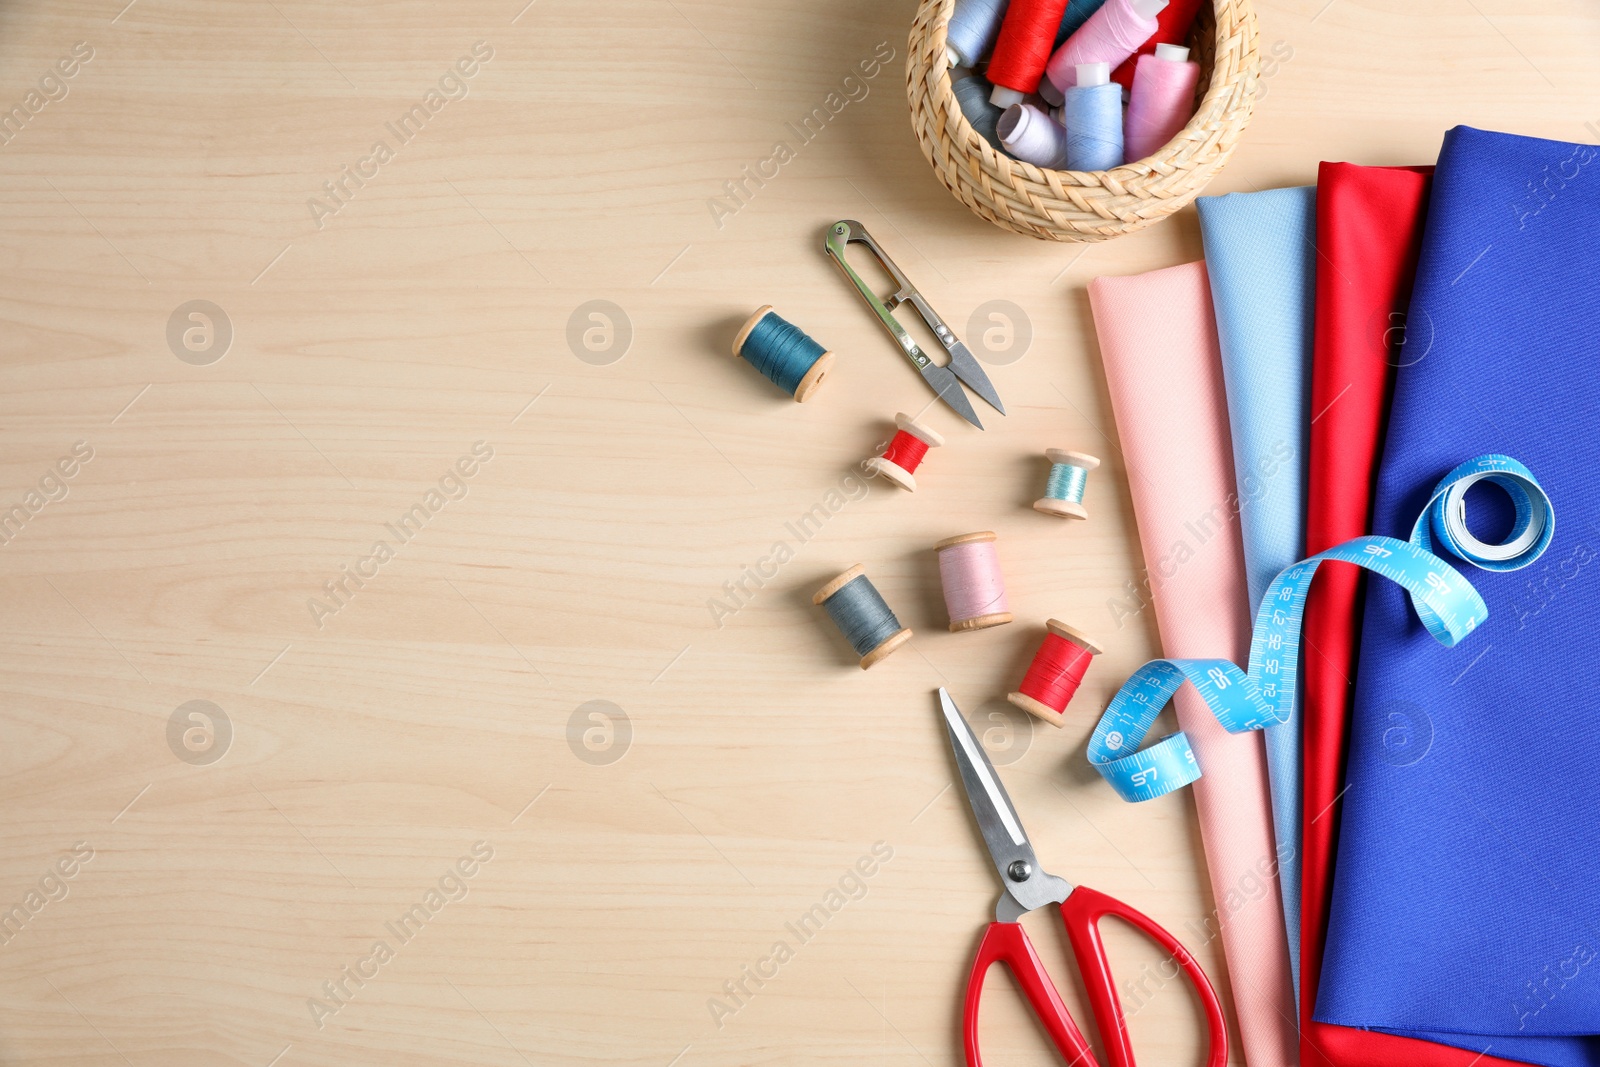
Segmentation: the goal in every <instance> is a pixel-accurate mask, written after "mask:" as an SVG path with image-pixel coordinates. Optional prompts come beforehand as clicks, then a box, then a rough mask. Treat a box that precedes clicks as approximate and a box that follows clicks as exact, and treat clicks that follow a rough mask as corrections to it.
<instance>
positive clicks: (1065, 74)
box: [1039, 0, 1167, 107]
mask: <svg viewBox="0 0 1600 1067" xmlns="http://www.w3.org/2000/svg"><path fill="white" fill-rule="evenodd" d="M1166 6H1167V0H1106V5H1105V6H1104V7H1102V8H1101V9H1100V10H1099V11H1096V12H1095V13H1094V14H1092V15H1090V16H1089V21H1088V22H1085V23H1084V24H1083V25H1082V26H1080V27H1079V28H1078V32H1077V33H1075V34H1073V35H1072V36H1071V37H1068V38H1067V43H1066V44H1064V45H1062V46H1061V47H1060V48H1058V49H1056V54H1055V55H1053V56H1051V57H1050V63H1049V65H1047V66H1046V67H1045V69H1044V77H1043V78H1042V79H1041V80H1040V81H1039V95H1040V96H1042V97H1044V98H1045V100H1047V101H1048V102H1049V103H1051V104H1054V105H1056V106H1058V107H1059V106H1060V104H1061V102H1062V101H1063V100H1065V99H1066V94H1067V90H1068V89H1071V88H1072V87H1073V86H1075V85H1077V84H1078V69H1077V68H1078V64H1080V63H1108V64H1110V65H1111V67H1112V68H1113V69H1115V68H1116V67H1117V66H1118V65H1119V64H1121V63H1122V61H1123V60H1125V59H1127V58H1128V57H1129V56H1131V55H1133V54H1134V53H1135V52H1137V51H1138V50H1139V46H1140V45H1142V44H1144V43H1145V42H1146V41H1148V40H1149V39H1150V38H1151V37H1153V36H1155V32H1156V30H1157V29H1158V28H1159V26H1160V24H1159V23H1157V22H1156V15H1158V14H1160V12H1161V10H1162V9H1163V8H1165V7H1166Z"/></svg>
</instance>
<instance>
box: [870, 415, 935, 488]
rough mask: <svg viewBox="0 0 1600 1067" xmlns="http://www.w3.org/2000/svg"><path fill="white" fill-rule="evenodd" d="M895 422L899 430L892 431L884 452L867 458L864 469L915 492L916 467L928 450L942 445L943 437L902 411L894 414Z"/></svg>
mask: <svg viewBox="0 0 1600 1067" xmlns="http://www.w3.org/2000/svg"><path fill="white" fill-rule="evenodd" d="M894 421H895V425H896V426H898V427H899V429H898V430H896V431H895V435H894V437H893V439H892V440H890V442H889V447H888V448H887V449H886V450H885V451H884V453H883V455H881V456H873V457H872V458H871V459H869V460H867V462H866V468H867V470H869V471H871V472H872V473H873V474H881V475H883V476H884V477H885V478H887V479H889V480H890V481H891V482H893V483H894V484H895V485H898V486H899V487H900V488H902V489H904V490H906V491H907V492H908V493H915V492H916V491H917V479H916V477H915V476H916V472H917V468H918V467H920V466H922V460H923V457H924V456H926V455H927V454H928V449H930V448H938V447H939V446H940V445H942V444H944V438H943V437H941V436H939V434H938V433H937V432H935V431H933V430H930V429H929V428H928V427H926V426H924V425H922V424H921V423H920V422H918V421H917V420H916V419H913V418H912V417H911V416H910V415H907V414H905V413H904V412H900V413H898V414H896V415H895V417H894Z"/></svg>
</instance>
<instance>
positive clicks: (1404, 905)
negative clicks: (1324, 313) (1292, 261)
mask: <svg viewBox="0 0 1600 1067" xmlns="http://www.w3.org/2000/svg"><path fill="white" fill-rule="evenodd" d="M1597 279H1600V148H1595V147H1592V146H1587V145H1577V144H1568V143H1565V142H1560V141H1545V140H1537V139H1534V138H1529V137H1514V136H1511V135H1508V134H1499V133H1485V132H1483V131H1481V130H1474V129H1470V128H1467V127H1457V128H1456V129H1454V130H1451V131H1450V132H1449V133H1448V134H1447V135H1446V137H1445V141H1444V149H1443V152H1442V154H1441V155H1440V158H1439V166H1438V170H1437V171H1436V173H1435V178H1434V186H1433V197H1432V201H1431V204H1430V207H1429V215H1428V223H1427V230H1426V232H1425V235H1424V237H1423V244H1422V253H1421V260H1420V262H1419V265H1418V271H1417V284H1416V289H1415V292H1414V294H1413V297H1412V303H1411V308H1410V311H1409V313H1408V316H1407V321H1406V326H1405V330H1406V336H1405V345H1404V347H1403V349H1402V350H1401V354H1400V358H1399V363H1400V366H1399V368H1398V370H1397V372H1396V381H1395V393H1394V403H1393V407H1392V409H1391V412H1390V416H1389V418H1390V422H1389V431H1388V437H1387V440H1386V442H1385V446H1384V455H1383V460H1382V463H1381V465H1380V468H1379V477H1378V489H1377V498H1376V510H1375V513H1374V524H1375V529H1374V532H1376V533H1380V534H1398V535H1400V536H1404V532H1405V531H1407V530H1409V529H1410V527H1411V523H1412V522H1413V521H1414V520H1415V519H1416V516H1417V514H1418V512H1419V510H1420V509H1421V507H1422V506H1423V504H1424V502H1425V499H1426V497H1427V494H1428V492H1429V490H1430V489H1431V488H1432V487H1433V485H1434V483H1435V482H1436V481H1437V480H1438V478H1439V477H1440V476H1441V475H1442V474H1443V473H1444V472H1446V471H1448V470H1449V469H1450V468H1451V467H1452V466H1453V465H1454V464H1456V463H1458V462H1460V461H1461V460H1463V459H1465V458H1468V457H1471V456H1475V455H1478V454H1481V453H1485V452H1500V453H1505V454H1507V455H1511V456H1515V457H1516V458H1517V459H1519V460H1521V461H1522V462H1523V463H1525V464H1526V465H1527V466H1528V467H1529V468H1530V469H1531V470H1532V471H1533V473H1534V475H1535V476H1536V477H1537V478H1538V479H1539V481H1540V482H1541V483H1542V484H1543V486H1544V488H1545V490H1546V491H1547V492H1548V493H1549V495H1550V498H1551V500H1552V502H1553V504H1554V507H1555V512H1556V516H1557V519H1556V528H1555V540H1554V541H1553V543H1552V544H1551V546H1550V548H1549V550H1548V551H1547V552H1546V553H1545V555H1544V557H1543V558H1542V559H1541V560H1540V561H1539V562H1537V563H1535V564H1533V566H1531V567H1530V568H1528V569H1526V570H1522V571H1516V572H1507V573H1489V572H1484V571H1477V570H1472V571H1470V572H1469V574H1468V577H1469V580H1470V581H1471V582H1472V584H1473V585H1474V586H1475V587H1476V588H1477V589H1478V591H1479V592H1480V593H1481V594H1482V595H1483V598H1484V600H1485V601H1486V602H1487V604H1488V606H1489V619H1488V621H1487V622H1486V623H1484V624H1483V625H1482V626H1481V627H1480V628H1479V629H1478V631H1477V632H1476V633H1474V634H1472V635H1471V636H1470V637H1469V638H1467V640H1465V641H1463V642H1462V645H1461V647H1460V648H1459V649H1456V650H1455V651H1453V652H1450V653H1445V654H1441V652H1440V650H1439V649H1438V648H1437V647H1436V646H1435V645H1434V642H1433V641H1432V639H1430V638H1429V637H1428V636H1427V634H1426V632H1425V631H1424V629H1423V627H1422V625H1421V624H1420V623H1419V622H1418V620H1417V618H1416V617H1415V615H1414V614H1413V613H1412V611H1411V609H1410V606H1409V604H1407V603H1406V600H1405V597H1404V595H1403V594H1399V593H1397V590H1396V588H1395V587H1394V586H1391V585H1390V584H1389V583H1386V582H1375V583H1372V584H1370V585H1369V586H1368V591H1367V608H1366V612H1365V619H1364V622H1363V626H1362V631H1361V634H1362V636H1361V656H1360V663H1359V667H1358V673H1357V676H1356V679H1355V684H1356V699H1355V711H1354V717H1353V719H1352V723H1351V732H1350V752H1349V761H1348V766H1347V781H1346V792H1345V794H1344V801H1343V822H1342V825H1341V829H1340V836H1339V850H1338V863H1337V865H1336V867H1335V870H1334V886H1333V900H1332V911H1331V914H1330V919H1329V928H1328V940H1327V949H1326V957H1325V962H1324V965H1323V970H1322V975H1321V988H1320V991H1319V994H1318V1002H1317V1011H1316V1018H1317V1019H1318V1020H1319V1021H1321V1022H1327V1023H1335V1024H1339V1025H1342V1026H1355V1027H1365V1028H1368V1029H1375V1030H1382V1031H1385V1032H1388V1033H1394V1034H1401V1035H1404V1036H1408V1037H1419V1038H1425V1039H1427V1040H1431V1041H1436V1042H1441V1043H1443V1044H1448V1045H1455V1046H1458V1047H1460V1048H1466V1049H1472V1050H1476V1051H1480V1052H1482V1051H1487V1052H1488V1053H1489V1054H1491V1055H1493V1056H1497V1057H1503V1058H1506V1059H1512V1060H1522V1061H1524V1062H1529V1063H1537V1064H1546V1065H1548V1067H1594V1065H1596V1064H1600V804H1597V800H1596V790H1595V786H1594V777H1595V769H1596V768H1597V767H1600V673H1597V671H1596V666H1597V664H1600V626H1597V625H1596V622H1597V604H1600V560H1597V558H1596V557H1597V555H1600V432H1597V430H1600V284H1597ZM1497 492H1498V491H1497V490H1492V489H1491V490H1489V491H1487V492H1486V493H1485V494H1484V499H1482V500H1480V499H1479V498H1478V497H1476V496H1469V498H1468V500H1469V504H1470V508H1471V510H1470V511H1469V513H1468V514H1469V522H1470V523H1471V525H1472V527H1473V528H1474V530H1475V531H1476V532H1477V535H1478V536H1479V537H1481V538H1484V539H1486V540H1491V541H1493V540H1498V539H1499V535H1501V534H1503V531H1504V524H1505V523H1507V521H1508V515H1507V513H1508V511H1509V507H1508V505H1507V502H1506V501H1505V500H1504V499H1496V498H1495V494H1496V493H1497ZM1480 516H1481V518H1480ZM1497 522H1498V523H1500V524H1501V526H1502V528H1501V530H1495V529H1493V528H1492V527H1493V526H1494V525H1495V524H1496V523H1497Z"/></svg>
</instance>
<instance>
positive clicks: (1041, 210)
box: [906, 0, 1258, 241]
mask: <svg viewBox="0 0 1600 1067" xmlns="http://www.w3.org/2000/svg"><path fill="white" fill-rule="evenodd" d="M1213 2H1214V5H1215V7H1214V10H1212V11H1206V10H1202V11H1201V14H1200V18H1199V19H1197V20H1196V23H1195V27H1194V33H1193V35H1192V39H1191V42H1190V44H1191V46H1192V47H1193V49H1194V52H1193V54H1194V58H1195V60H1196V61H1197V62H1198V63H1199V64H1200V72H1201V83H1202V84H1203V85H1206V86H1207V88H1206V92H1205V96H1204V97H1203V98H1202V99H1201V101H1200V106H1199V108H1198V110H1197V111H1196V112H1195V115H1194V117H1193V118H1192V119H1190V120H1189V124H1188V125H1187V126H1185V127H1184V128H1183V132H1182V133H1180V134H1178V135H1177V136H1176V137H1174V138H1173V139H1172V140H1171V141H1170V142H1169V143H1168V144H1167V145H1166V146H1165V147H1164V148H1162V149H1161V150H1160V151H1159V152H1157V153H1156V154H1155V155H1153V156H1149V157H1147V158H1145V159H1140V160H1136V161H1134V162H1131V163H1124V164H1123V165H1122V166H1120V167H1116V168H1114V169H1112V170H1102V171H1072V170H1041V169H1039V168H1038V167H1035V166H1034V165H1033V164H1031V163H1023V162H1021V161H1020V160H1016V159H1012V158H1011V157H1010V156H1007V155H1005V154H1004V153H1002V152H1000V151H998V150H996V149H995V148H994V147H993V146H991V145H990V144H989V142H988V141H985V140H984V139H983V137H982V135H980V134H979V133H978V132H977V131H976V130H974V129H973V128H972V124H971V123H969V122H968V121H967V120H966V117H965V116H964V115H962V114H961V107H960V105H959V104H958V103H957V102H956V96H955V92H954V90H953V89H952V88H951V84H950V68H949V65H948V63H947V61H946V59H945V25H946V23H948V22H949V20H950V12H951V9H952V7H953V5H954V0H922V2H921V5H920V6H919V7H918V8H917V18H916V22H915V23H913V24H912V27H911V47H910V56H909V57H908V58H907V62H906V95H907V96H908V97H910V100H911V126H912V129H914V130H915V131H916V134H917V141H918V143H920V144H921V145H922V154H923V155H924V156H926V157H927V158H928V162H929V163H931V164H932V165H933V172H934V173H935V174H936V175H938V177H939V181H940V182H942V183H943V184H944V187H945V188H946V189H949V190H950V192H951V193H953V194H955V197H956V199H957V200H960V201H961V202H962V203H963V204H966V205H967V207H969V208H971V209H972V210H973V212H974V213H975V214H977V215H979V216H981V217H983V218H986V219H988V220H989V221H990V222H992V223H994V224H995V225H996V226H999V227H1001V228H1002V229H1006V230H1011V231H1012V232H1013V233H1022V234H1027V235H1028V236H1029V237H1038V238H1040V239H1043V240H1050V241H1104V240H1106V239H1107V238H1109V237H1118V236H1121V235H1122V234H1125V233H1132V232H1133V231H1135V230H1142V229H1144V228H1145V227H1146V226H1148V225H1150V224H1151V223H1153V222H1156V221H1158V220H1160V219H1163V218H1165V217H1166V216H1168V215H1170V214H1172V213H1173V212H1174V211H1177V210H1178V209H1179V208H1181V207H1183V206H1184V205H1185V204H1187V203H1189V201H1191V200H1193V199H1194V198H1195V197H1196V196H1198V195H1199V194H1200V191H1201V190H1202V189H1204V188H1205V186H1206V183H1207V182H1209V181H1210V180H1211V178H1212V176H1213V175H1215V174H1216V173H1217V171H1218V170H1220V169H1221V168H1222V165H1223V164H1224V163H1226V162H1227V161H1228V157H1229V156H1231V155H1233V149H1234V146H1235V145H1236V144H1238V142H1239V135H1240V134H1241V133H1243V132H1244V128H1245V124H1246V123H1248V122H1249V121H1250V113H1251V110H1252V108H1253V107H1254V104H1255V95H1256V78H1257V67H1258V55H1257V42H1256V15H1255V11H1254V10H1253V9H1252V8H1251V6H1250V0H1213Z"/></svg>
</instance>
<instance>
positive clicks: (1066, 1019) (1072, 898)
mask: <svg viewBox="0 0 1600 1067" xmlns="http://www.w3.org/2000/svg"><path fill="white" fill-rule="evenodd" d="M1107 915H1111V916H1115V917H1116V918H1119V919H1122V920H1124V921H1125V922H1128V923H1131V924H1132V925H1134V926H1136V927H1138V928H1139V929H1140V930H1142V931H1143V932H1144V933H1145V935H1146V936H1148V937H1149V938H1150V939H1151V940H1152V941H1154V942H1155V943H1156V944H1158V945H1160V946H1161V947H1162V948H1163V949H1165V950H1166V951H1167V953H1168V955H1170V956H1171V957H1172V958H1173V960H1175V961H1176V962H1177V964H1178V966H1179V967H1181V968H1182V969H1183V972H1184V975H1185V977H1186V978H1187V979H1188V981H1189V984H1190V985H1192V986H1193V987H1194V991H1195V993H1196V994H1197V995H1198V996H1199V998H1200V1004H1201V1007H1203V1008H1204V1009H1205V1013H1206V1028H1207V1030H1208V1031H1209V1034H1210V1047H1209V1050H1208V1052H1207V1055H1206V1067H1226V1064H1227V1062H1228V1031H1227V1025H1226V1023H1224V1022H1223V1018H1222V1004H1221V1003H1220V1002H1219V1001H1218V1000H1217V993H1216V990H1214V989H1212V988H1211V981H1210V979H1208V978H1207V977H1206V975H1205V972H1204V971H1202V970H1201V969H1200V964H1199V963H1198V962H1196V960H1195V958H1194V957H1193V956H1192V955H1190V954H1189V950H1188V949H1186V948H1184V947H1183V945H1182V944H1180V943H1179V941H1178V939H1177V938H1175V937H1173V936H1172V935H1171V934H1169V933H1167V931H1166V930H1164V929H1162V928H1161V927H1160V926H1158V925H1156V922H1155V920H1154V919H1151V918H1150V917H1149V916H1147V915H1145V914H1144V913H1143V912H1140V911H1136V910H1134V909H1133V908H1130V907H1129V906H1128V905H1126V904H1124V903H1122V901H1120V900H1117V899H1115V898H1113V897H1108V896H1106V895H1105V894H1104V893H1097V892H1095V891H1094V890H1093V889H1084V888H1082V887H1081V886H1080V887H1078V888H1076V889H1074V890H1073V891H1072V893H1071V895H1069V896H1068V897H1067V899H1066V900H1065V901H1064V902H1063V903H1062V905H1061V919H1062V922H1063V923H1064V924H1065V925H1066V928H1067V940H1068V942H1069V943H1070V944H1071V945H1072V955H1073V957H1074V958H1075V959H1076V960H1077V961H1078V969H1079V971H1080V972H1082V974H1083V984H1084V988H1085V989H1086V990H1087V992H1088V994H1089V1007H1090V1009H1091V1010H1092V1011H1093V1012H1094V1021H1095V1025H1096V1026H1097V1027H1098V1028H1099V1031H1100V1039H1101V1040H1102V1041H1103V1042H1105V1046H1106V1054H1107V1055H1108V1056H1109V1057H1110V1059H1111V1067H1134V1062H1133V1045H1132V1043H1131V1042H1130V1041H1129V1040H1128V1022H1127V1019H1126V1018H1125V1017H1124V1016H1123V1014H1122V1002H1121V1001H1120V1000H1119V999H1118V997H1117V987H1116V982H1115V980H1114V979H1113V978H1112V976H1111V961H1110V960H1109V959H1108V958H1107V957H1106V947H1105V942H1104V941H1102V940H1101V938H1100V926H1099V923H1100V920H1101V919H1103V918H1105V917H1106V916H1107ZM996 962H1000V963H1004V964H1005V965H1006V967H1007V968H1008V969H1009V970H1010V971H1011V973H1012V975H1013V976H1015V978H1016V979H1017V983H1018V984H1019V985H1021V986H1022V992H1023V994H1024V995H1026V996H1027V998H1028V1003H1029V1004H1030V1005H1032V1007H1033V1011H1034V1014H1035V1015H1037V1016H1038V1017H1039V1021H1040V1022H1042V1023H1043V1024H1044V1028H1045V1030H1046V1031H1047V1032H1048V1033H1049V1034H1050V1039H1051V1041H1053V1042H1054V1043H1055V1046H1056V1048H1057V1050H1059V1051H1060V1053H1061V1055H1062V1058H1063V1059H1065V1060H1066V1062H1067V1064H1068V1067H1093V1065H1094V1062H1095V1061H1094V1054H1093V1053H1092V1052H1091V1051H1090V1050H1089V1045H1088V1042H1086V1041H1085V1040H1084V1039H1083V1033H1082V1032H1081V1031H1080V1030H1079V1029H1078V1026H1077V1024H1076V1023H1074V1022H1073V1021H1072V1016H1071V1015H1069V1014H1068V1013H1067V1006H1066V1004H1065V1003H1063V1002H1062V1000H1061V994H1060V993H1059V992H1057V991H1056V987H1055V983H1054V982H1052V981H1051V980H1050V976H1049V974H1048V973H1047V972H1046V971H1045V969H1044V963H1043V962H1042V961H1041V960H1040V959H1039V954H1038V953H1037V952H1036V951H1034V948H1033V942H1032V941H1031V940H1029V938H1028V934H1027V931H1025V930H1023V928H1022V925H1021V924H1020V923H1002V922H996V923H990V924H989V929H988V931H987V932H986V933H985V934H984V935H983V941H982V942H980V943H979V945H978V954H977V957H976V958H975V959H973V961H972V973H971V975H970V976H969V977H968V978H967V1001H966V1009H965V1020H964V1027H963V1029H964V1030H965V1034H966V1047H967V1067H983V1058H982V1056H980V1055H979V1053H978V1002H979V1001H980V1000H981V999H982V997H983V979H984V976H985V975H987V974H988V972H989V968H990V966H991V965H993V964H994V963H996Z"/></svg>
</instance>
